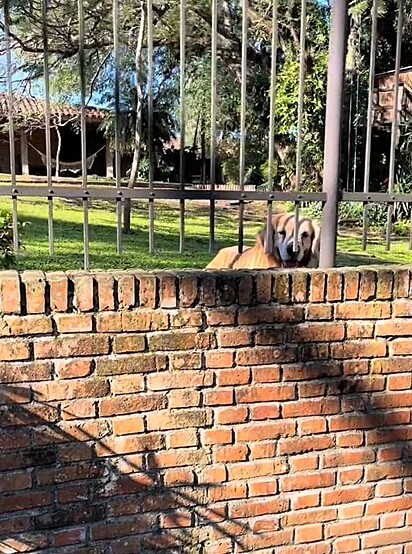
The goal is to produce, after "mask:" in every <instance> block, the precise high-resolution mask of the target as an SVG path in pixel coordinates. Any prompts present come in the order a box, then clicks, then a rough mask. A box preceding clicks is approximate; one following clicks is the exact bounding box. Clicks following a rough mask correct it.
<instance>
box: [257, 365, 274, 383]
mask: <svg viewBox="0 0 412 554" xmlns="http://www.w3.org/2000/svg"><path fill="white" fill-rule="evenodd" d="M251 369H252V376H253V382H254V383H277V382H279V381H280V368H279V366H277V365H274V366H267V367H264V366H263V367H252V368H251Z"/></svg>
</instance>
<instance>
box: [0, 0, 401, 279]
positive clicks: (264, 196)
mask: <svg viewBox="0 0 412 554" xmlns="http://www.w3.org/2000/svg"><path fill="white" fill-rule="evenodd" d="M119 1H120V0H113V55H114V60H115V69H114V98H115V121H116V124H115V169H116V173H115V175H116V178H115V182H114V183H113V186H90V183H89V182H88V176H87V155H86V154H87V150H86V146H87V145H86V79H85V18H84V13H85V12H84V6H83V0H77V5H78V69H79V92H80V133H81V154H82V172H81V181H80V183H78V184H74V185H73V184H71V185H62V183H61V182H58V180H57V181H56V180H55V179H54V178H53V177H52V152H51V139H50V136H51V129H50V68H49V45H48V36H47V18H48V13H49V8H50V6H49V0H41V2H42V10H43V11H42V13H43V47H44V48H43V62H44V102H45V130H46V160H47V163H46V167H47V184H46V185H26V184H20V183H19V184H18V183H17V179H16V163H15V129H14V115H13V114H14V102H15V97H14V90H13V77H12V35H11V33H10V12H9V0H5V1H4V5H3V28H4V40H5V44H6V64H7V86H8V111H9V141H10V169H11V186H1V187H0V195H1V196H6V197H11V199H12V215H13V230H14V247H15V250H16V251H17V250H18V248H19V236H18V228H19V227H18V202H19V199H20V198H22V197H43V198H47V199H48V208H49V209H48V240H49V250H50V254H51V255H53V252H54V232H53V228H54V225H53V204H54V200H55V199H56V198H77V199H81V200H82V202H83V212H84V221H83V233H84V237H83V238H84V267H85V269H88V268H89V265H90V264H89V224H88V216H89V209H90V200H91V199H105V200H112V201H115V202H116V205H117V211H116V213H117V251H118V252H119V253H120V252H121V251H122V214H123V204H124V200H125V199H139V200H145V201H147V202H148V219H149V234H148V249H149V251H150V252H151V253H152V252H154V251H155V246H156V242H155V239H156V237H155V232H154V217H155V212H154V203H155V202H156V200H158V199H163V200H165V199H166V200H171V199H173V200H178V201H179V204H180V216H179V217H180V252H183V251H184V248H185V205H186V201H190V200H206V201H208V202H209V203H210V211H209V214H210V216H209V234H210V252H213V251H214V249H215V216H216V202H217V201H220V200H225V201H238V202H239V215H238V225H239V232H238V244H239V249H240V250H242V249H243V239H244V206H245V202H246V201H259V202H263V203H266V206H267V219H268V220H270V218H271V216H272V206H273V202H276V201H291V202H294V203H295V217H296V218H299V213H300V210H301V206H302V203H303V202H320V203H322V204H323V217H322V241H321V256H320V265H321V266H322V267H332V266H333V265H334V263H335V254H336V240H337V211H338V205H339V202H342V201H343V202H346V201H354V202H360V203H362V204H363V214H364V216H363V244H364V247H366V243H367V237H368V206H369V205H370V203H371V202H379V203H386V204H387V210H388V225H387V234H386V243H387V248H388V249H389V248H390V243H391V237H392V213H393V206H394V203H396V202H407V203H412V195H409V194H396V193H394V185H395V151H396V137H397V133H398V127H399V113H398V110H397V109H394V115H393V118H392V131H391V136H392V140H391V147H390V164H389V184H388V191H387V192H386V193H382V192H380V193H372V192H369V178H370V164H371V138H372V127H373V121H374V103H373V95H374V82H375V57H376V43H377V18H378V0H373V6H372V26H371V39H370V68H369V91H368V110H367V123H366V151H365V170H364V187H363V192H345V191H343V192H342V191H340V190H339V168H340V156H341V154H342V149H341V125H340V122H341V120H342V92H343V85H344V72H345V52H346V40H347V32H346V31H347V22H348V0H335V1H334V3H333V6H332V19H331V27H330V49H329V69H328V85H327V105H326V135H325V144H324V172H323V190H322V192H312V193H309V192H304V191H302V190H301V177H302V122H303V114H304V102H305V95H304V91H305V88H304V86H305V41H306V27H307V18H308V16H307V0H302V1H301V13H300V21H301V24H300V71H299V94H298V119H297V139H296V140H297V143H296V170H295V177H296V189H295V190H294V191H290V192H282V191H279V190H275V183H274V175H273V169H272V168H273V161H274V157H275V144H274V141H275V132H276V68H277V62H276V52H277V47H278V9H279V5H278V0H273V3H272V10H271V36H272V43H271V52H272V63H271V78H270V91H269V95H270V120H269V144H268V160H269V164H268V166H269V177H268V183H267V190H266V191H256V190H254V191H253V190H252V191H251V190H247V189H248V188H249V187H247V183H246V175H245V159H246V145H247V143H246V137H247V133H248V129H247V118H246V114H247V89H246V84H247V71H248V26H249V15H248V0H239V1H240V4H241V6H240V7H241V13H242V49H241V77H242V79H241V117H240V139H239V140H240V159H239V187H238V189H237V190H221V189H220V188H219V187H218V186H217V183H216V154H217V128H216V119H217V108H218V104H219V91H218V87H217V64H218V36H219V35H218V24H219V17H218V16H219V0H211V29H212V30H211V37H210V41H211V90H210V94H211V105H210V113H211V128H210V135H211V143H210V187H209V188H207V189H195V188H193V187H188V186H187V185H186V183H185V177H184V175H185V172H184V153H183V150H184V146H185V131H186V119H185V114H186V111H185V105H186V104H185V80H186V74H185V67H186V47H187V36H186V17H187V5H186V0H180V130H181V157H180V182H179V183H174V184H173V185H170V184H167V183H159V182H155V181H154V175H153V155H154V154H153V152H154V150H153V141H154V129H153V86H154V79H155V66H154V26H153V0H146V13H147V52H148V74H147V89H148V144H149V148H148V157H149V161H150V163H149V178H148V182H147V183H146V186H145V187H138V188H126V187H124V186H123V185H122V181H121V173H120V163H121V158H120V148H119V144H120V123H119V114H120V86H121V85H120V83H121V74H120V71H121V69H120V63H119V56H120V46H119V24H120V23H119V21H120V19H119ZM403 13H404V4H403V0H398V19H397V48H396V64H395V79H394V90H393V97H394V106H397V105H398V94H399V73H400V61H401V48H402V27H403ZM295 229H296V233H295V243H296V241H297V240H298V236H297V232H298V226H297V225H296V226H295ZM268 239H269V237H268Z"/></svg>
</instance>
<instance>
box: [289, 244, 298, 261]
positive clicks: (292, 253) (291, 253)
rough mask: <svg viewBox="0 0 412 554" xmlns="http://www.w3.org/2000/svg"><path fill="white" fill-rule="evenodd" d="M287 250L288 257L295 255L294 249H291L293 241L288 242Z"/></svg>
mask: <svg viewBox="0 0 412 554" xmlns="http://www.w3.org/2000/svg"><path fill="white" fill-rule="evenodd" d="M287 252H288V256H289V257H290V258H295V257H296V255H297V252H295V250H294V249H293V243H290V244H288V247H287Z"/></svg>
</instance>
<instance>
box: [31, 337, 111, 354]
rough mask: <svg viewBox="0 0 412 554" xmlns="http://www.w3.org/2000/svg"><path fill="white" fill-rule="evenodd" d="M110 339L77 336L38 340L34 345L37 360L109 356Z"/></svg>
mask: <svg viewBox="0 0 412 554" xmlns="http://www.w3.org/2000/svg"><path fill="white" fill-rule="evenodd" d="M108 352H109V339H108V337H105V336H102V335H77V336H65V337H54V338H52V339H38V340H37V341H36V342H35V343H34V356H35V358H67V357H71V356H94V355H98V354H108Z"/></svg>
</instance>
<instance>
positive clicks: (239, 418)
mask: <svg viewBox="0 0 412 554" xmlns="http://www.w3.org/2000/svg"><path fill="white" fill-rule="evenodd" d="M215 414H216V415H215V417H216V423H217V424H218V425H231V424H233V423H244V422H245V421H246V420H247V417H248V410H247V408H245V407H243V406H242V407H235V408H217V409H216V411H215Z"/></svg>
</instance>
